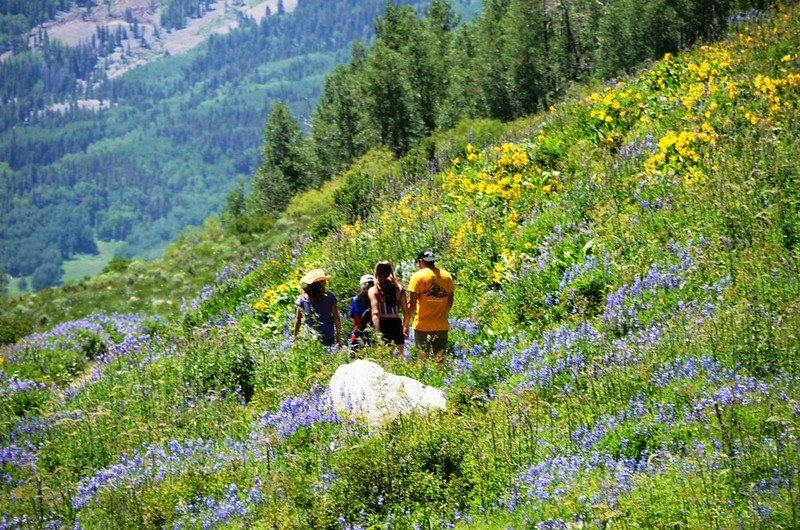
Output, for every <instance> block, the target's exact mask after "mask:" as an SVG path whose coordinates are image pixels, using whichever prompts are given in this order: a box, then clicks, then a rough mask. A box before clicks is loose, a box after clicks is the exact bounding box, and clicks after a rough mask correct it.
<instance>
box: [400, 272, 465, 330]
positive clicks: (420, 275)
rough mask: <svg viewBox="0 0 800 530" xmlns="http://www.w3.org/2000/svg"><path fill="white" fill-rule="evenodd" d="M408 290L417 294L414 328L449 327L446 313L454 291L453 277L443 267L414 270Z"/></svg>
mask: <svg viewBox="0 0 800 530" xmlns="http://www.w3.org/2000/svg"><path fill="white" fill-rule="evenodd" d="M408 290H409V291H411V292H412V293H416V294H417V307H416V313H415V314H414V322H413V323H412V324H411V325H412V327H413V328H414V329H418V330H420V331H446V330H448V329H450V323H449V322H448V321H447V314H448V312H449V310H450V308H449V307H448V306H449V303H448V299H449V297H450V295H451V294H453V293H454V292H455V291H456V286H455V284H454V283H453V277H452V276H450V273H449V272H447V271H446V270H444V269H432V268H429V267H426V268H424V269H420V270H418V271H417V272H415V273H414V274H413V275H412V276H411V281H410V282H409V283H408Z"/></svg>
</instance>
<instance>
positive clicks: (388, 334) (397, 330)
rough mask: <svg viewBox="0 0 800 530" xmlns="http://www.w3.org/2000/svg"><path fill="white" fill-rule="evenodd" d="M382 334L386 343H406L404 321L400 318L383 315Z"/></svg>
mask: <svg viewBox="0 0 800 530" xmlns="http://www.w3.org/2000/svg"><path fill="white" fill-rule="evenodd" d="M381 334H382V335H383V342H384V344H405V342H406V338H405V336H404V335H403V321H402V320H401V319H399V318H394V317H389V318H384V317H381Z"/></svg>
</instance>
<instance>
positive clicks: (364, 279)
mask: <svg viewBox="0 0 800 530" xmlns="http://www.w3.org/2000/svg"><path fill="white" fill-rule="evenodd" d="M369 282H373V283H374V282H375V276H373V275H372V274H365V275H364V276H362V277H361V280H359V282H358V283H359V284H362V285H363V284H365V283H369Z"/></svg>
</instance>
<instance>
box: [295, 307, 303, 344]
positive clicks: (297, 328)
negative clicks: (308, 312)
mask: <svg viewBox="0 0 800 530" xmlns="http://www.w3.org/2000/svg"><path fill="white" fill-rule="evenodd" d="M302 321H303V310H302V309H300V308H299V307H297V308H295V312H294V340H297V334H298V333H300V323H301V322H302Z"/></svg>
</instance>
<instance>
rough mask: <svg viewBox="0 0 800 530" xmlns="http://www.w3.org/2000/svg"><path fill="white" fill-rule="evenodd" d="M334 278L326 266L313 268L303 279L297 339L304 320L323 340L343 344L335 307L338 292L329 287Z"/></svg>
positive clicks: (297, 318)
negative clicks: (327, 272) (325, 268)
mask: <svg viewBox="0 0 800 530" xmlns="http://www.w3.org/2000/svg"><path fill="white" fill-rule="evenodd" d="M331 278H333V277H332V276H328V275H327V274H325V271H324V270H322V269H314V270H311V271H308V272H307V273H306V275H305V276H303V277H302V278H301V279H300V285H301V286H302V288H303V294H301V295H300V297H299V298H298V299H297V302H295V305H296V306H297V310H296V311H295V318H294V337H295V340H297V336H298V334H299V333H300V323H301V322H303V320H305V323H306V329H307V330H309V331H310V332H311V333H312V334H314V335H316V336H317V337H319V340H320V342H322V344H324V345H325V346H333V345H334V344H336V345H337V346H339V347H340V348H341V347H342V322H341V320H340V319H339V311H338V309H337V307H336V296H334V294H333V293H331V292H330V291H328V290H327V284H328V280H330V279H331Z"/></svg>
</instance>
